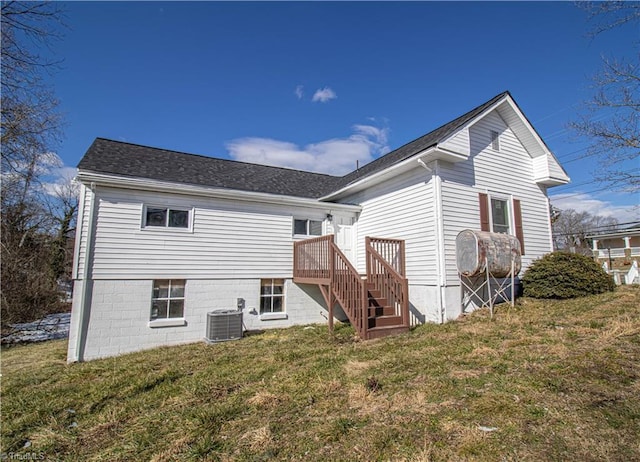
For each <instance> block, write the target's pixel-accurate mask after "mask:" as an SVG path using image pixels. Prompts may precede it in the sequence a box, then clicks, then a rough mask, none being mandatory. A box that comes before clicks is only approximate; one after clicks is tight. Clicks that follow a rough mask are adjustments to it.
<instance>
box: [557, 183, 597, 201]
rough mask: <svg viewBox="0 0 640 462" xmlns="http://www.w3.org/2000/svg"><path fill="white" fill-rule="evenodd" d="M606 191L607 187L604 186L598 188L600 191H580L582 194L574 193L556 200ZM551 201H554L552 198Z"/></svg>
mask: <svg viewBox="0 0 640 462" xmlns="http://www.w3.org/2000/svg"><path fill="white" fill-rule="evenodd" d="M606 189H609V186H605V187H604V188H600V189H594V190H592V191H582V192H579V193H575V194H569V195H567V196H562V197H560V198H558V200H559V201H561V200H563V199H567V198H569V197H574V196H581V195H583V194H591V193H594V192H600V191H604V190H606ZM551 200H554V199H553V198H551Z"/></svg>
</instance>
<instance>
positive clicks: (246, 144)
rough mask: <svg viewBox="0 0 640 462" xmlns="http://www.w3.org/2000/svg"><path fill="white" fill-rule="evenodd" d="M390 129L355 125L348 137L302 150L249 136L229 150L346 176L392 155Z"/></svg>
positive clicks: (254, 159) (245, 157) (240, 156)
mask: <svg viewBox="0 0 640 462" xmlns="http://www.w3.org/2000/svg"><path fill="white" fill-rule="evenodd" d="M387 137H388V129H387V128H379V127H374V126H371V125H355V126H354V127H353V134H351V135H350V136H349V137H347V138H333V139H329V140H325V141H320V142H318V143H313V144H308V145H306V146H304V147H300V146H298V145H296V144H295V143H290V142H288V141H279V140H274V139H270V138H256V137H247V138H239V139H235V140H232V141H230V142H228V143H227V145H226V147H227V150H228V151H229V154H230V155H231V157H232V158H233V159H235V160H239V161H243V162H251V163H256V164H263V165H272V166H276V167H287V168H293V169H297V170H305V171H309V172H317V173H328V174H331V175H344V174H346V173H349V172H351V171H353V170H355V168H356V162H357V163H358V164H359V165H360V166H362V165H364V164H367V163H369V162H371V161H372V160H374V159H375V158H376V157H379V156H380V155H382V154H386V153H387V152H389V146H387Z"/></svg>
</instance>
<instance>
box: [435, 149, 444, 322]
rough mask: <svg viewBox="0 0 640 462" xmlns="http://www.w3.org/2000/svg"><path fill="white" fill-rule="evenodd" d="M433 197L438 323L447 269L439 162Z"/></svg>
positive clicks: (442, 318) (441, 316)
mask: <svg viewBox="0 0 640 462" xmlns="http://www.w3.org/2000/svg"><path fill="white" fill-rule="evenodd" d="M433 195H434V199H435V222H436V226H435V231H436V262H437V265H436V277H437V280H438V306H439V308H440V323H441V324H444V322H445V320H446V295H445V286H446V282H447V267H446V261H445V252H444V222H443V219H444V213H443V210H442V179H441V178H440V162H439V161H437V160H436V161H434V168H433Z"/></svg>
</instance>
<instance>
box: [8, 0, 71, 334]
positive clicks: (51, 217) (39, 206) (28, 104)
mask: <svg viewBox="0 0 640 462" xmlns="http://www.w3.org/2000/svg"><path fill="white" fill-rule="evenodd" d="M61 7H62V4H60V3H57V2H16V1H9V2H2V5H1V8H2V10H1V16H0V20H1V34H2V41H1V43H0V51H1V56H0V58H1V59H2V67H1V84H2V95H1V112H2V125H1V137H0V144H1V146H2V152H1V153H2V163H1V165H2V195H1V198H0V200H1V206H2V216H1V225H2V235H1V243H2V274H1V275H2V326H3V327H6V325H7V324H8V323H11V322H16V321H23V320H29V319H33V318H36V317H38V316H39V315H41V314H44V313H46V312H48V311H52V310H54V309H57V308H58V305H59V297H58V294H57V287H56V277H55V274H54V272H53V271H52V269H51V268H52V259H53V258H54V252H53V249H54V248H55V247H54V246H53V245H52V241H54V238H55V236H56V230H57V229H59V226H60V224H61V223H60V222H57V221H56V216H59V213H58V214H56V213H54V214H52V213H51V212H52V210H54V209H55V207H52V205H53V204H54V202H52V200H51V195H50V192H49V191H47V188H46V186H47V182H48V181H50V180H49V179H48V175H50V174H51V173H52V169H54V168H56V167H58V166H59V162H60V160H59V158H58V156H57V155H55V154H54V153H53V151H54V150H55V147H56V146H57V145H58V143H59V140H60V138H61V134H62V129H61V117H60V115H59V113H58V111H57V104H58V103H57V101H56V99H55V97H54V95H53V90H52V89H51V88H50V87H49V85H48V84H47V83H46V81H45V79H44V76H45V74H46V73H47V72H52V71H54V70H55V66H56V62H54V61H52V60H50V59H48V58H46V57H45V56H46V55H48V53H45V54H42V52H43V50H44V49H45V48H48V46H49V45H50V43H51V40H55V39H57V38H58V37H59V35H58V33H57V30H58V28H59V24H60V20H61V16H62V9H61Z"/></svg>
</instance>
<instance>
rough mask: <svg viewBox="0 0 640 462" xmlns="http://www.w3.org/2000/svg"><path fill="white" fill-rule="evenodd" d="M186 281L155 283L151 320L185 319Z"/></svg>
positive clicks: (162, 280)
mask: <svg viewBox="0 0 640 462" xmlns="http://www.w3.org/2000/svg"><path fill="white" fill-rule="evenodd" d="M184 284H185V280H184V279H160V280H155V281H153V295H152V296H151V320H152V321H155V320H160V319H171V318H183V317H184Z"/></svg>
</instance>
